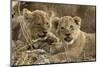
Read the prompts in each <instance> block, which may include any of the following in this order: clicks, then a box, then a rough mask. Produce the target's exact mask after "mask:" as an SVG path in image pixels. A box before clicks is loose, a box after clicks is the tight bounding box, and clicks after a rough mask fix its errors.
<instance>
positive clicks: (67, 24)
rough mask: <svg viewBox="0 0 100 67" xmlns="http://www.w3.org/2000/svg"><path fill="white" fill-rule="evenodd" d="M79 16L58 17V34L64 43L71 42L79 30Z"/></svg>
mask: <svg viewBox="0 0 100 67" xmlns="http://www.w3.org/2000/svg"><path fill="white" fill-rule="evenodd" d="M80 22H81V19H80V18H79V17H77V16H76V17H71V16H64V17H61V18H60V19H59V24H58V32H57V33H58V36H59V38H60V39H61V40H62V41H63V42H65V43H66V44H72V43H73V42H74V41H75V40H76V39H77V37H78V35H79V31H80Z"/></svg>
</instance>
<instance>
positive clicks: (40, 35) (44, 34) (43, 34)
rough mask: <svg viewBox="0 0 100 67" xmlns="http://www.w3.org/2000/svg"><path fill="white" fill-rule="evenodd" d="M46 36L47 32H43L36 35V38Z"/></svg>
mask: <svg viewBox="0 0 100 67" xmlns="http://www.w3.org/2000/svg"><path fill="white" fill-rule="evenodd" d="M46 34H47V32H43V33H40V34H38V36H39V37H41V38H43V37H45V36H46Z"/></svg>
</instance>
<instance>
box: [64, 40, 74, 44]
mask: <svg viewBox="0 0 100 67" xmlns="http://www.w3.org/2000/svg"><path fill="white" fill-rule="evenodd" d="M73 42H74V40H71V41H70V42H67V41H65V44H67V45H71V44H73Z"/></svg>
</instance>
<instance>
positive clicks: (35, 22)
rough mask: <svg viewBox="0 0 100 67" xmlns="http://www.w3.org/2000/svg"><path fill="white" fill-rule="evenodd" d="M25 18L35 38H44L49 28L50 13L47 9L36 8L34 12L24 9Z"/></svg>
mask: <svg viewBox="0 0 100 67" xmlns="http://www.w3.org/2000/svg"><path fill="white" fill-rule="evenodd" d="M23 15H24V18H25V20H26V22H27V26H28V28H29V29H30V31H31V36H32V38H33V39H37V38H42V37H45V36H46V33H47V30H48V28H49V23H48V15H47V13H46V12H45V11H42V10H35V11H33V12H31V11H29V10H27V9H24V10H23Z"/></svg>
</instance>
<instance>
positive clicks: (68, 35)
mask: <svg viewBox="0 0 100 67" xmlns="http://www.w3.org/2000/svg"><path fill="white" fill-rule="evenodd" d="M70 35H71V34H65V36H66V37H65V38H64V40H65V41H66V42H71V41H72V40H73V38H72V37H71V36H70Z"/></svg>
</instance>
